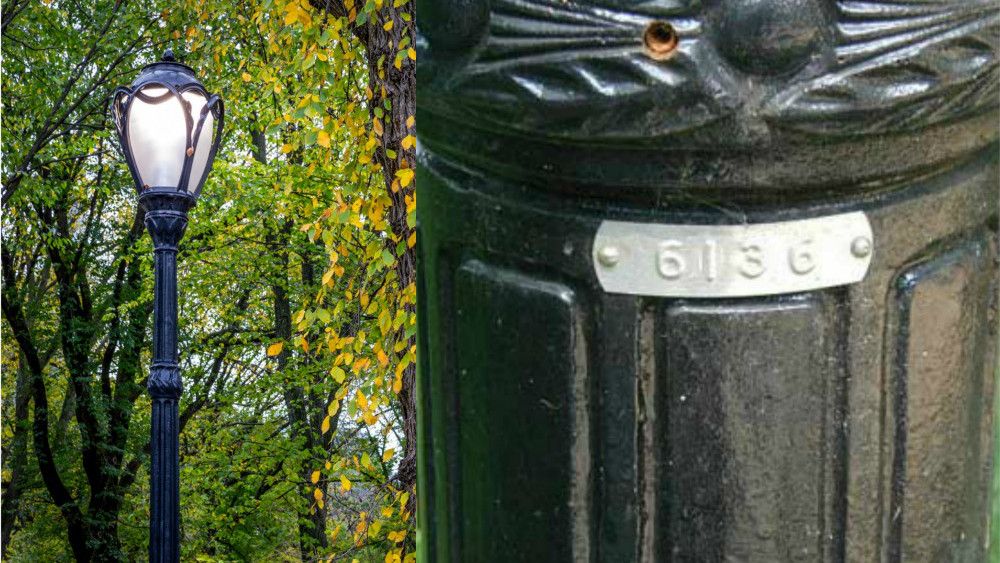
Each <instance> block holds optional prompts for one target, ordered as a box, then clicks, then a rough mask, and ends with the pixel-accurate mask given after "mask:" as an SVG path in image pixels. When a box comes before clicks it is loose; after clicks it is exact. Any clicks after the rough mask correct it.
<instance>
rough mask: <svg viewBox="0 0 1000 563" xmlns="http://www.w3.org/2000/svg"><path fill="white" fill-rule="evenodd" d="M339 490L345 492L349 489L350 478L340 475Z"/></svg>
mask: <svg viewBox="0 0 1000 563" xmlns="http://www.w3.org/2000/svg"><path fill="white" fill-rule="evenodd" d="M340 490H341V491H344V492H345V493H346V492H347V491H349V490H351V480H350V479H348V478H347V477H344V476H343V475H341V476H340Z"/></svg>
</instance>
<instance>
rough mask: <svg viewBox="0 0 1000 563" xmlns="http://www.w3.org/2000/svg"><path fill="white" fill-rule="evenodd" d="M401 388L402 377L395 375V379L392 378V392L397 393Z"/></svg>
mask: <svg viewBox="0 0 1000 563" xmlns="http://www.w3.org/2000/svg"><path fill="white" fill-rule="evenodd" d="M400 365H402V364H400ZM402 390H403V378H402V377H401V376H397V377H396V379H393V380H392V392H393V393H396V394H397V395H398V394H399V392H400V391H402Z"/></svg>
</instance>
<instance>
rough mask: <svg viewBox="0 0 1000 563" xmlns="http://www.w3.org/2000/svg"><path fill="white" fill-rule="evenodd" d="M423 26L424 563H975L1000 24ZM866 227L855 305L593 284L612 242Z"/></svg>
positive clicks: (790, 19)
mask: <svg viewBox="0 0 1000 563" xmlns="http://www.w3.org/2000/svg"><path fill="white" fill-rule="evenodd" d="M419 9H420V12H421V20H420V22H419V25H420V39H419V41H418V47H419V49H420V53H419V56H418V60H420V61H421V62H420V65H421V66H420V68H419V71H418V72H419V73H420V74H419V76H420V83H419V88H420V89H419V92H418V100H417V102H418V108H419V112H420V145H419V157H418V158H419V163H418V164H419V170H418V175H419V182H420V191H421V196H420V204H419V209H418V222H419V229H420V236H419V247H420V248H419V251H420V263H419V268H420V270H419V284H420V286H419V294H420V295H419V305H420V310H419V322H420V325H421V326H420V351H419V361H420V374H419V385H418V392H419V396H420V431H421V435H420V437H421V450H420V454H421V457H420V471H419V478H420V483H419V493H420V510H419V511H418V514H419V516H420V519H421V522H420V524H421V528H422V530H423V534H424V536H423V540H424V541H423V544H422V546H423V548H424V549H425V550H426V552H425V553H424V554H423V555H424V556H425V559H424V560H425V561H475V562H479V561H525V562H555V561H592V562H617V561H640V562H653V561H656V562H661V561H663V562H669V561H674V562H688V561H708V562H715V561H748V562H776V561H824V562H827V561H829V562H842V561H851V562H854V561H859V562H860V561H865V562H867V561H883V562H898V561H914V562H916V561H920V562H923V561H934V562H938V561H948V562H952V561H959V562H982V561H986V557H987V556H986V553H985V541H986V529H987V518H988V515H987V512H988V511H987V506H988V482H989V475H990V458H991V456H990V452H991V444H992V442H991V429H992V424H993V420H992V413H991V410H992V409H991V405H992V404H993V403H992V396H993V392H994V379H995V375H994V374H995V373H996V366H997V363H996V353H995V351H996V339H997V317H998V313H997V301H998V287H997V286H998V277H1000V276H998V269H1000V265H998V234H997V231H998V206H1000V174H998V159H997V154H998V145H997V137H998V132H997V128H998V115H997V106H998V96H1000V93H998V92H1000V91H998V76H1000V71H998V58H997V57H998V54H997V51H998V44H1000V5H998V4H996V3H995V2H992V1H975V0H954V1H947V0H941V1H936V2H926V1H917V0H897V1H894V2H880V1H869V2H855V1H840V2H820V1H810V0H784V1H780V0H775V1H772V2H757V1H751V0H732V1H721V0H718V1H707V0H706V1H703V2H681V1H671V0H663V1H657V2H645V3H632V2H624V1H612V0H603V1H602V0H590V1H580V2H564V1H562V0H551V1H550V0H492V1H490V2H485V1H481V2H473V1H471V0H452V1H450V2H441V1H436V2H428V3H427V5H426V6H423V5H422V6H421V7H420V8H419ZM654 20H658V21H663V22H667V23H669V24H670V25H671V26H673V28H674V29H675V30H676V31H677V33H678V35H679V38H680V40H679V43H678V45H677V48H676V50H675V51H674V52H673V53H672V55H671V56H669V57H668V58H666V60H657V59H654V58H652V57H650V56H649V55H647V53H646V52H645V51H644V47H643V39H642V36H643V33H644V30H645V29H646V28H647V25H648V24H649V23H650V22H651V21H654ZM660 58H662V57H660ZM853 211H863V212H864V213H865V214H866V215H867V217H868V219H869V221H870V223H871V227H872V231H873V234H874V240H875V245H874V252H873V254H872V262H871V265H870V268H869V270H868V273H867V275H866V277H865V278H864V279H863V280H862V281H860V282H858V283H855V284H851V285H846V286H841V287H834V288H827V289H821V290H815V291H810V292H802V293H794V294H782V295H774V296H764V297H746V298H727V299H677V298H664V297H648V296H636V295H621V294H611V293H607V292H605V291H604V290H603V289H602V288H601V285H600V284H599V281H598V279H597V277H596V275H595V268H594V263H593V252H594V248H593V242H594V238H595V236H596V234H597V231H598V228H599V226H600V224H601V222H602V221H605V220H613V221H631V222H641V223H664V224H672V223H682V224H738V223H744V222H749V223H765V222H776V221H786V220H795V219H802V218H808V217H818V216H824V215H830V214H835V213H846V212H853Z"/></svg>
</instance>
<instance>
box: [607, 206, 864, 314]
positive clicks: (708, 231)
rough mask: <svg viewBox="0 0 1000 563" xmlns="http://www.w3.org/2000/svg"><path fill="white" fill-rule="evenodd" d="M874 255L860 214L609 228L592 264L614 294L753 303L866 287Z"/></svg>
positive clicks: (615, 223)
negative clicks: (802, 293) (852, 285)
mask: <svg viewBox="0 0 1000 563" xmlns="http://www.w3.org/2000/svg"><path fill="white" fill-rule="evenodd" d="M873 251H874V239H873V237H872V229H871V225H870V224H869V223H868V217H866V216H865V214H864V213H863V212H861V211H858V212H853V213H844V214H841V215H829V216H826V217H814V218H812V219H803V220H799V221H782V222H780V223H752V224H743V225H664V224H660V223H626V222H621V221H604V222H602V223H601V226H600V228H599V229H598V230H597V236H596V238H595V239H594V250H593V258H594V269H595V270H596V272H597V279H598V280H599V281H600V283H601V287H603V288H604V290H605V291H607V292H609V293H627V294H630V295H649V296H655V297H748V296H753V295H774V294H779V293H793V292H799V291H809V290H813V289H820V288H824V287H833V286H838V285H846V284H850V283H855V282H858V281H861V280H862V279H864V277H865V274H866V273H867V272H868V266H869V264H870V263H871V257H872V252H873Z"/></svg>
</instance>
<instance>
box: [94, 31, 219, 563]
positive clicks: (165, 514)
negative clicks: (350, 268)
mask: <svg viewBox="0 0 1000 563" xmlns="http://www.w3.org/2000/svg"><path fill="white" fill-rule="evenodd" d="M111 111H112V115H113V118H114V123H115V128H116V129H117V131H118V138H119V141H120V143H121V149H122V153H123V155H124V157H125V162H126V163H127V164H128V168H129V171H130V172H131V173H132V178H133V179H134V180H135V185H136V189H137V190H138V192H139V205H141V206H142V208H143V209H145V210H146V228H147V229H148V230H149V234H150V236H151V237H152V238H153V247H154V257H155V258H154V267H155V270H156V274H155V276H156V286H155V289H154V304H153V317H154V324H153V362H152V366H150V370H149V380H148V384H147V388H148V389H149V394H150V397H151V398H152V402H153V416H152V433H151V437H150V452H151V464H150V465H151V468H150V516H149V536H150V537H149V560H150V561H152V562H156V563H166V562H170V563H173V562H176V561H179V560H180V549H179V545H178V540H179V537H178V532H179V527H180V511H179V505H180V501H179V497H180V483H179V481H178V459H177V439H178V437H177V434H178V425H177V424H178V421H177V402H178V400H179V399H180V396H181V389H182V387H181V375H180V367H179V366H178V363H177V245H178V243H179V242H180V240H181V237H182V236H183V235H184V229H185V228H186V227H187V211H188V209H190V208H191V207H193V206H194V204H195V201H196V200H197V198H198V193H199V192H200V191H201V186H202V184H204V182H205V177H206V176H208V171H209V170H211V168H212V161H213V160H214V159H215V151H216V150H217V149H218V148H219V140H220V139H221V137H222V121H223V108H222V99H221V98H219V96H215V95H210V94H209V93H208V92H207V91H206V90H205V87H204V86H202V84H201V82H199V81H198V79H197V78H195V76H194V70H192V69H191V67H188V66H187V65H183V64H181V63H178V62H177V61H176V60H174V55H173V53H172V52H171V51H170V50H169V49H168V50H167V51H166V53H164V54H163V59H162V60H161V61H160V62H156V63H152V64H149V65H146V66H145V67H144V68H143V69H142V71H141V72H140V73H139V77H138V78H136V79H135V82H133V83H132V86H131V87H128V88H126V87H120V88H118V89H117V90H115V92H114V95H113V98H112V102H111Z"/></svg>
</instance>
